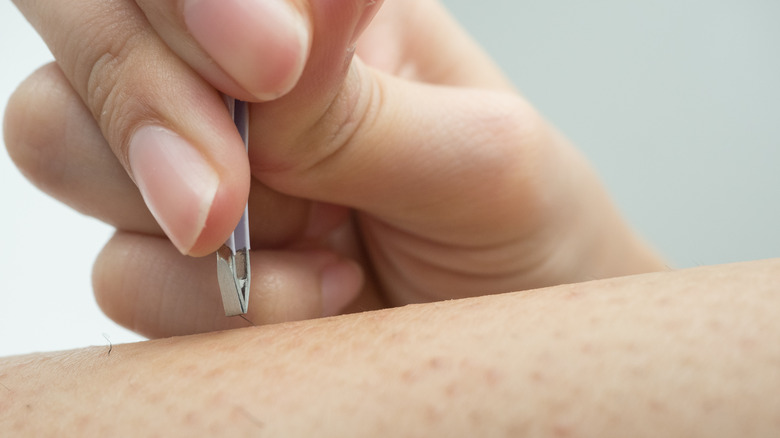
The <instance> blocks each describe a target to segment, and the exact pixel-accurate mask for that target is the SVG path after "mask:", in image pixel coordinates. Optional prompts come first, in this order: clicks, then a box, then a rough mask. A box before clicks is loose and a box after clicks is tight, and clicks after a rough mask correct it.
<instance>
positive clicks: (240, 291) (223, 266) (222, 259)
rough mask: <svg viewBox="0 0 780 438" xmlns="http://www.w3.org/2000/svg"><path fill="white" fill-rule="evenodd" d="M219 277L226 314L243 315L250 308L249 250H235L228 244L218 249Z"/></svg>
mask: <svg viewBox="0 0 780 438" xmlns="http://www.w3.org/2000/svg"><path fill="white" fill-rule="evenodd" d="M217 278H218V279H219V290H220V292H221V293H222V304H223V306H224V307H225V316H236V315H243V314H245V313H246V312H247V310H248V308H249V286H250V285H249V280H250V278H251V272H250V268H249V250H248V249H246V248H243V249H239V250H237V251H235V252H233V250H232V249H230V247H229V246H228V245H222V247H221V248H219V251H217Z"/></svg>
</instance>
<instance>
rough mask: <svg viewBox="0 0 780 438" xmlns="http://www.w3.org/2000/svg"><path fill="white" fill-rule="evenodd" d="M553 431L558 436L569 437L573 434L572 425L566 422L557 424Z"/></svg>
mask: <svg viewBox="0 0 780 438" xmlns="http://www.w3.org/2000/svg"><path fill="white" fill-rule="evenodd" d="M552 429H553V430H552V432H553V435H554V436H558V437H567V436H571V427H569V426H567V425H565V424H556V425H554V426H553V428H552Z"/></svg>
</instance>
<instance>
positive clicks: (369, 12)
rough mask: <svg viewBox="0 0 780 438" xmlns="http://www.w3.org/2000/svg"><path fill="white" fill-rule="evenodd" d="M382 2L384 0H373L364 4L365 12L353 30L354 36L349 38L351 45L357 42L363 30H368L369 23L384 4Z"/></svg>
mask: <svg viewBox="0 0 780 438" xmlns="http://www.w3.org/2000/svg"><path fill="white" fill-rule="evenodd" d="M382 2H383V0H373V1H370V2H368V3H367V4H366V5H365V6H364V9H363V13H362V14H361V15H360V18H359V19H358V21H357V23H356V24H355V30H354V31H352V38H350V40H349V45H350V46H352V45H354V44H355V43H357V40H358V38H360V35H362V34H363V31H364V30H366V28H367V27H368V25H369V24H370V23H371V20H373V19H374V15H376V13H377V11H379V8H380V7H381V6H382Z"/></svg>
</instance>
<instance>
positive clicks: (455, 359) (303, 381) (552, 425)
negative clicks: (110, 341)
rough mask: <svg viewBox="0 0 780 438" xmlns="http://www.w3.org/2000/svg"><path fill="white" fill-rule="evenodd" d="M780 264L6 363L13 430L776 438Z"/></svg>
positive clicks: (5, 417)
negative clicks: (739, 437) (736, 437)
mask: <svg viewBox="0 0 780 438" xmlns="http://www.w3.org/2000/svg"><path fill="white" fill-rule="evenodd" d="M779 270H780V260H777V259H776V260H767V261H760V262H750V263H743V264H737V265H727V266H718V267H706V268H699V269H692V270H687V271H679V272H667V273H659V274H646V275H640V276H633V277H624V278H617V279H610V280H602V281H595V282H588V283H582V284H575V285H566V286H559V287H554V288H549V289H543V290H534V291H527V292H520V293H514V294H504V295H495V296H486V297H478V298H471V299H463V300H455V301H447V302H441V303H432V304H422V305H412V306H406V307H402V308H397V309H388V310H383V311H375V312H367V313H362V314H356V315H345V316H341V317H334V318H329V319H319V320H312V321H304V322H297V323H285V324H280V325H269V326H264V327H255V328H246V329H240V330H230V331H225V332H218V333H210V334H203V335H195V336H187V337H177V338H171V339H164V340H158V341H149V342H143V343H138V344H129V345H115V346H113V347H112V348H110V349H109V347H94V348H89V349H85V350H79V351H70V352H61V353H48V354H42V355H32V356H21V357H12V358H6V359H3V360H2V361H0V383H2V386H0V428H2V430H5V431H10V433H11V435H13V436H26V435H27V436H42V435H43V436H51V435H63V434H64V435H72V436H87V437H88V436H123V435H127V434H128V431H131V430H132V435H133V436H159V435H163V436H200V435H212V436H213V435H217V434H218V435H222V436H288V437H289V436H324V437H326V436H334V437H335V436H339V437H342V436H377V437H382V436H452V437H457V436H464V437H466V436H540V437H544V436H550V437H564V436H565V437H580V436H581V437H585V436H599V437H625V436H635V437H643V436H648V437H649V436H666V437H697V436H701V437H705V436H706V437H727V436H753V437H770V436H777V434H778V433H780V398H778V397H777V396H776V395H777V394H778V393H780V371H778V370H780V343H778V342H776V340H777V339H778V338H779V337H780V320H779V319H778V318H777V315H776V313H777V312H776V311H775V310H776V309H778V308H780V294H778V293H777V290H778V289H777V285H778V279H777V272H779ZM76 400H78V401H77V402H76ZM53 418H56V421H52V419H53Z"/></svg>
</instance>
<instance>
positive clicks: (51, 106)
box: [3, 64, 65, 187]
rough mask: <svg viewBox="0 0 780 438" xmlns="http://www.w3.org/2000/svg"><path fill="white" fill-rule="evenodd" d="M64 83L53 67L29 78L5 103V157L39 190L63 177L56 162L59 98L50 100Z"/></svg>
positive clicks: (59, 121) (59, 162)
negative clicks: (6, 152)
mask: <svg viewBox="0 0 780 438" xmlns="http://www.w3.org/2000/svg"><path fill="white" fill-rule="evenodd" d="M64 81H65V79H64V77H62V73H61V72H60V70H59V68H58V67H57V66H56V65H55V64H48V65H46V66H44V67H42V68H40V69H39V70H37V71H36V72H34V73H33V74H32V75H30V76H29V77H28V78H27V79H26V80H25V81H24V82H22V84H21V85H19V87H18V88H17V89H16V91H15V92H14V94H13V95H12V96H11V98H10V99H9V101H8V106H7V108H6V113H5V120H4V129H3V132H4V139H5V144H6V148H7V149H8V155H9V156H10V157H11V160H12V161H13V162H14V164H16V166H17V167H18V168H19V170H20V171H21V172H22V173H23V174H24V175H25V176H26V177H27V178H29V179H30V180H31V181H32V182H33V183H34V184H36V185H37V186H39V187H48V186H52V185H56V184H57V183H58V182H59V181H60V180H61V179H62V178H63V174H64V171H63V166H62V165H61V163H62V162H63V160H61V159H58V156H59V148H58V146H59V144H60V142H61V140H62V138H61V135H60V134H61V133H62V129H61V128H62V126H61V123H62V118H61V117H59V116H57V115H58V114H63V113H62V112H61V110H62V109H63V108H60V107H59V106H60V104H61V103H62V99H58V98H52V96H53V95H56V94H57V93H58V91H59V90H58V86H60V85H62V83H63V82H64Z"/></svg>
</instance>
